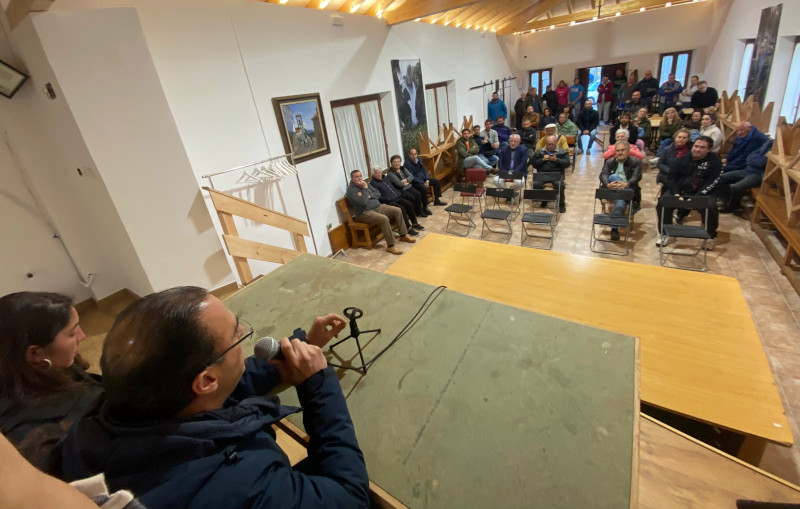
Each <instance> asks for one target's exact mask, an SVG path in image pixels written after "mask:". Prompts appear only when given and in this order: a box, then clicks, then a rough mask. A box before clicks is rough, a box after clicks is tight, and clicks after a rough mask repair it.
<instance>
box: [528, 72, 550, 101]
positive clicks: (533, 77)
mask: <svg viewBox="0 0 800 509" xmlns="http://www.w3.org/2000/svg"><path fill="white" fill-rule="evenodd" d="M528 75H529V76H530V80H528V82H529V83H530V86H532V87H536V90H537V92H538V93H539V95H542V94H544V91H545V89H546V88H547V86H548V85H549V84H550V79H551V76H553V68H552V67H551V68H550V69H537V70H535V71H528Z"/></svg>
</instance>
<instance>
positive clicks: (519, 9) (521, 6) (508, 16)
mask: <svg viewBox="0 0 800 509" xmlns="http://www.w3.org/2000/svg"><path fill="white" fill-rule="evenodd" d="M539 1H541V0H539ZM532 6H533V5H532V4H531V2H519V3H515V4H514V8H512V9H510V10H508V11H505V12H504V13H503V15H502V16H501V18H500V19H499V20H497V21H496V22H495V26H497V27H498V29H499V28H502V27H503V26H505V25H507V24H508V23H510V22H512V20H514V19H516V18H517V16H520V15H521V14H522V13H523V12H524V11H525V10H527V9H530V8H531V7H532Z"/></svg>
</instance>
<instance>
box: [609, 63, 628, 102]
mask: <svg viewBox="0 0 800 509" xmlns="http://www.w3.org/2000/svg"><path fill="white" fill-rule="evenodd" d="M612 83H613V84H614V87H613V88H612V89H611V111H612V112H616V111H617V110H618V109H620V104H619V92H620V90H622V87H623V86H624V85H625V83H627V78H626V77H625V71H624V70H622V69H617V70H616V71H614V80H613V82H612Z"/></svg>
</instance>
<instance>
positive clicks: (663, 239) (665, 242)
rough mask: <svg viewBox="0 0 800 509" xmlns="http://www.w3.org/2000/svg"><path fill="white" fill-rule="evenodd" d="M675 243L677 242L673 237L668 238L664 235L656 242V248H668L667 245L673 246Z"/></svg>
mask: <svg viewBox="0 0 800 509" xmlns="http://www.w3.org/2000/svg"><path fill="white" fill-rule="evenodd" d="M673 242H675V239H674V238H672V237H667V236H666V235H662V236H661V237H659V238H658V240H657V241H656V246H657V247H663V246H667V245H669V244H672V243H673Z"/></svg>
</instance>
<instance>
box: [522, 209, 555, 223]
mask: <svg viewBox="0 0 800 509" xmlns="http://www.w3.org/2000/svg"><path fill="white" fill-rule="evenodd" d="M554 215H555V214H549V213H547V212H526V213H524V214H523V215H522V222H523V223H534V224H550V222H551V221H552V220H553V216H554Z"/></svg>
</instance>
